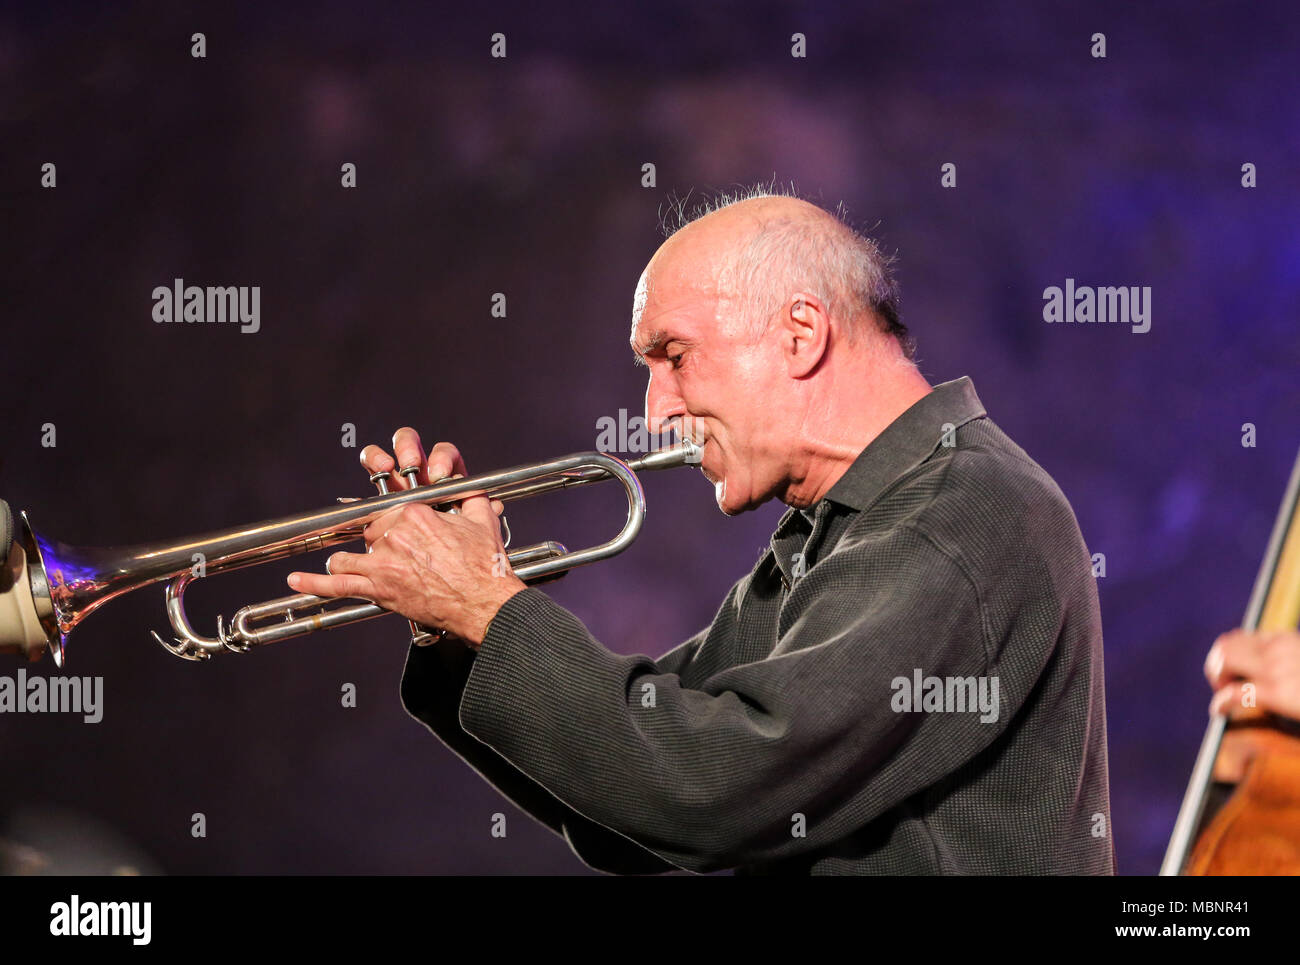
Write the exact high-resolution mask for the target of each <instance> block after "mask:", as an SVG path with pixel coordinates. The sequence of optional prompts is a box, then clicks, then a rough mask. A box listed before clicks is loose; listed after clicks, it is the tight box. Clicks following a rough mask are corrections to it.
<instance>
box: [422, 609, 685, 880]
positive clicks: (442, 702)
mask: <svg viewBox="0 0 1300 965" xmlns="http://www.w3.org/2000/svg"><path fill="white" fill-rule="evenodd" d="M702 636H703V634H702V633H701V634H700V635H699V636H697V637H694V638H692V639H691V640H687V641H686V642H685V643H683V644H682V645H680V646H679V647H677V648H675V649H674V650H672V651H671V652H669V653H667V654H665V655H664V656H663V657H662V658H661V660H662V661H663V662H664V664H665V665H667V666H672V667H674V668H682V667H684V666H685V664H686V663H687V662H688V661H689V659H690V657H691V656H692V655H693V654H694V652H695V649H696V648H697V647H698V645H699V640H700V639H701V638H702ZM473 665H474V651H472V650H470V649H469V648H468V647H466V646H465V645H464V644H463V643H460V642H459V641H455V640H448V641H445V642H440V643H437V644H434V645H432V646H429V647H414V646H413V647H411V649H410V652H409V653H408V655H407V660H406V669H405V672H404V673H403V675H402V685H401V697H402V705H403V706H404V707H405V709H406V711H407V713H409V714H410V715H411V716H412V717H414V718H416V719H417V720H419V721H421V722H422V723H423V724H424V725H425V726H426V727H428V728H429V730H430V731H432V732H433V733H434V734H435V735H436V736H437V737H438V738H439V739H440V740H441V741H442V742H443V743H444V744H446V745H447V747H448V748H450V749H451V750H452V751H453V752H454V753H455V754H456V755H457V756H458V757H460V758H461V759H462V760H463V761H465V763H467V764H469V765H470V767H472V768H473V769H474V770H475V771H476V772H477V773H478V774H479V775H480V776H481V777H483V778H484V779H485V780H487V782H488V783H489V784H491V785H492V786H493V787H494V788H496V790H497V791H499V792H500V793H501V794H503V795H504V796H505V797H506V798H508V799H509V800H510V801H511V802H513V803H514V804H515V805H516V806H517V807H519V808H520V809H521V810H522V811H524V812H525V813H526V814H528V815H530V816H531V817H533V818H535V819H536V820H538V821H539V822H541V823H542V824H544V825H545V826H546V827H548V828H550V829H551V830H552V831H554V832H555V833H556V834H558V835H560V836H561V837H563V838H564V839H565V840H566V841H567V842H568V844H569V846H570V848H572V849H573V852H574V853H575V854H576V855H577V856H578V857H579V858H580V859H581V860H582V861H583V863H584V864H586V865H588V866H589V867H591V868H594V869H596V870H598V871H606V872H610V873H612V874H657V873H661V872H665V871H674V870H680V869H678V868H677V867H676V866H675V865H672V864H670V863H669V862H667V861H665V860H663V859H662V858H659V857H657V856H655V855H653V854H651V853H650V852H649V851H646V850H645V849H644V848H642V847H640V846H639V845H637V844H635V843H633V842H632V841H630V840H628V839H627V838H625V837H623V836H622V835H620V834H618V833H617V832H614V831H611V830H610V829H609V828H606V827H604V826H602V825H599V824H596V823H594V822H592V821H590V820H588V819H587V818H584V817H583V816H582V815H580V814H578V813H577V812H575V811H574V810H573V809H572V808H570V807H567V806H566V805H564V804H563V803H561V802H560V801H559V800H558V799H557V798H556V797H555V796H554V795H552V794H551V793H550V792H549V791H547V790H546V788H544V787H542V786H541V785H540V784H538V783H537V782H536V781H534V780H532V779H531V778H529V777H528V776H527V775H525V774H524V773H523V772H522V771H520V770H519V769H518V768H516V767H515V766H514V765H512V764H511V763H510V762H509V761H507V760H506V759H505V758H503V757H502V756H501V755H500V754H498V753H497V752H496V751H494V750H493V749H492V748H491V747H488V746H487V745H486V744H483V743H482V742H480V741H478V740H476V739H475V738H473V737H471V736H470V735H469V734H467V733H466V732H465V731H464V729H463V728H462V727H461V726H460V722H459V720H458V717H457V712H458V708H459V707H460V703H461V698H462V695H463V691H464V688H465V682H466V680H467V678H468V676H469V673H470V670H471V668H472V667H473Z"/></svg>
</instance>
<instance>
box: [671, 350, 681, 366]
mask: <svg viewBox="0 0 1300 965" xmlns="http://www.w3.org/2000/svg"><path fill="white" fill-rule="evenodd" d="M668 361H669V362H672V363H673V368H680V367H681V364H682V353H678V354H677V355H670V356H668Z"/></svg>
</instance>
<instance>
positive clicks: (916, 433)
mask: <svg viewBox="0 0 1300 965" xmlns="http://www.w3.org/2000/svg"><path fill="white" fill-rule="evenodd" d="M985 415H987V413H986V412H985V411H984V406H983V405H982V404H981V403H980V400H979V396H978V395H976V394H975V386H974V385H973V384H972V383H971V380H970V378H969V377H968V376H962V377H961V378H960V379H954V380H953V381H951V382H944V383H942V384H940V385H936V386H935V387H934V388H933V389H931V390H930V391H929V392H928V393H926V395H924V396H923V397H922V398H920V399H918V400H917V401H916V402H914V403H913V404H912V406H911V407H910V408H909V409H908V410H907V411H906V412H904V413H903V414H902V415H900V416H899V417H898V418H897V419H895V420H894V421H893V422H891V423H890V424H889V425H888V426H886V427H885V430H884V431H883V432H882V433H880V435H878V436H876V438H875V439H873V440H871V442H870V443H868V445H867V447H866V448H865V449H863V450H862V452H861V454H859V456H858V458H857V459H855V460H854V461H853V464H852V465H850V466H849V468H848V470H847V471H845V473H844V475H843V476H841V477H840V478H839V479H838V480H837V481H836V482H835V484H834V485H833V486H831V488H830V491H829V492H827V493H826V495H825V497H823V498H822V499H821V500H820V501H819V502H818V503H817V504H816V505H815V506H811V507H809V508H807V509H804V510H800V509H795V508H794V507H793V506H792V507H790V508H789V509H787V510H786V512H785V514H784V515H783V516H782V517H781V519H780V521H779V522H778V523H777V526H776V531H775V532H774V533H773V534H772V539H771V541H770V543H769V545H768V549H767V552H766V553H764V554H763V556H762V557H761V558H760V559H759V561H758V564H757V568H758V570H762V569H763V567H764V566H766V565H768V564H769V562H772V563H775V565H776V566H777V568H778V569H780V570H781V572H782V573H784V574H786V579H787V581H788V580H789V573H788V569H789V564H788V562H787V561H786V559H785V556H784V555H783V554H782V553H780V552H778V548H785V549H787V550H788V549H789V547H788V546H786V545H785V544H787V543H789V544H790V545H794V542H792V538H794V540H795V541H797V540H800V539H802V538H804V537H805V536H807V535H808V534H809V533H811V531H812V529H813V527H814V525H815V519H816V517H817V516H818V515H820V514H822V513H825V512H829V511H830V509H831V507H830V505H829V503H828V502H827V500H830V501H832V502H835V503H839V504H840V505H841V506H846V507H848V508H849V509H853V510H857V511H858V512H861V511H862V510H865V509H866V508H867V507H868V506H870V505H871V504H872V503H873V502H875V500H876V498H877V497H878V496H879V495H880V494H881V493H883V492H884V491H885V490H886V489H887V488H888V487H889V486H890V485H891V484H892V483H893V482H894V480H896V479H898V478H899V477H900V476H902V475H903V474H904V473H906V472H908V471H909V470H911V469H913V468H915V467H916V466H918V465H920V464H921V463H922V462H924V461H925V460H926V459H928V458H929V457H930V455H931V454H932V453H933V452H934V451H935V450H936V449H937V448H939V446H940V445H942V444H943V441H944V436H945V434H946V433H948V432H949V431H955V430H956V429H957V428H958V427H959V426H963V425H965V424H966V423H967V422H970V421H971V420H972V419H979V418H981V417H983V416H985ZM949 427H951V429H950V428H949Z"/></svg>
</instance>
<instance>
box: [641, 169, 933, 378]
mask: <svg viewBox="0 0 1300 965" xmlns="http://www.w3.org/2000/svg"><path fill="white" fill-rule="evenodd" d="M651 288H654V289H657V290H660V291H662V290H664V289H679V290H682V291H683V292H685V291H690V292H691V293H692V294H693V295H694V296H696V297H707V298H710V299H713V300H715V301H716V304H717V320H718V323H719V325H720V326H722V327H723V328H724V329H726V330H729V331H732V332H735V333H737V334H741V333H744V334H748V335H749V336H751V337H758V336H760V335H762V334H763V333H764V332H765V331H766V330H767V327H768V325H769V324H770V323H771V322H772V320H773V319H774V318H775V317H776V315H777V313H778V312H780V311H781V310H782V309H783V307H784V304H785V302H786V300H787V298H788V297H789V296H790V295H791V293H793V292H795V291H809V292H812V293H815V294H816V295H817V296H818V297H819V298H820V299H821V300H822V301H823V302H824V303H825V305H826V306H827V309H828V312H829V313H830V314H831V316H832V319H833V321H834V322H835V323H836V324H837V326H838V327H839V328H840V329H841V332H842V334H843V335H845V336H846V337H848V338H849V339H851V340H853V341H862V340H863V336H866V335H869V334H873V333H877V332H879V333H883V334H885V335H889V336H894V337H896V338H897V339H898V340H899V343H900V346H901V347H902V349H903V354H904V355H905V356H907V357H908V358H909V359H910V358H911V354H912V346H911V341H910V339H908V338H907V330H906V328H905V327H904V326H903V325H902V324H901V322H900V321H899V319H898V292H897V288H896V286H895V284H894V282H893V279H892V277H891V274H890V270H889V261H888V260H887V259H886V258H884V257H883V256H882V255H881V253H880V251H879V249H878V248H877V247H876V246H875V244H874V243H872V242H871V241H870V240H868V239H866V238H864V237H862V236H861V235H859V234H858V233H857V232H855V231H854V230H853V229H852V228H850V227H849V226H848V225H846V224H845V223H844V222H843V221H841V220H840V219H839V218H837V217H836V216H835V215H833V214H831V213H830V212H828V211H825V210H823V209H822V208H819V207H818V206H817V205H815V204H811V203H809V202H807V201H804V200H802V199H800V198H794V197H787V196H783V195H769V194H756V195H751V196H748V197H745V198H741V199H738V200H725V201H724V203H721V204H719V205H717V206H714V207H712V208H710V209H709V210H707V211H706V212H705V213H703V214H700V215H697V216H696V217H694V218H693V219H692V220H689V221H687V222H686V223H685V224H683V225H682V226H681V227H680V228H678V229H677V230H676V231H675V232H674V233H673V234H672V235H671V236H670V237H669V238H668V240H667V241H666V242H665V243H664V244H663V246H662V247H660V249H659V250H658V251H657V252H656V253H655V256H654V257H653V258H652V259H651V261H650V264H649V265H648V266H647V267H646V271H645V273H644V274H643V275H642V279H641V284H640V285H639V286H638V290H637V297H636V305H635V306H634V317H633V326H634V327H635V325H636V322H637V319H638V318H639V315H640V311H639V309H640V308H641V307H643V305H644V302H645V299H646V297H647V295H648V291H649V289H651Z"/></svg>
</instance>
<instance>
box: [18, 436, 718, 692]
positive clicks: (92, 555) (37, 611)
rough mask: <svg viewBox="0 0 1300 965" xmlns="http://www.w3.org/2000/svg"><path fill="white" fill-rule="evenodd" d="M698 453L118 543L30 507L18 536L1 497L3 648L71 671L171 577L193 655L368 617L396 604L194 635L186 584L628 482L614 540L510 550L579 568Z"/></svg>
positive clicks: (521, 562) (293, 608) (635, 519)
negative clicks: (114, 604) (407, 516)
mask: <svg viewBox="0 0 1300 965" xmlns="http://www.w3.org/2000/svg"><path fill="white" fill-rule="evenodd" d="M699 461H700V448H699V446H697V445H696V444H695V443H693V442H690V441H685V442H681V443H678V444H677V445H675V446H671V447H667V448H663V449H659V450H656V451H652V452H650V453H649V454H647V455H645V456H642V457H640V458H638V459H634V460H632V461H630V462H623V461H622V460H619V459H616V458H614V457H613V456H609V455H607V454H605V453H601V452H580V453H574V454H573V455H569V456H564V457H562V458H559V459H554V460H551V461H548V462H539V463H533V464H530V465H524V466H516V467H514V468H513V469H503V470H500V471H498V472H490V473H485V474H483V475H478V476H469V477H466V478H463V479H452V480H443V481H441V482H437V483H433V484H431V485H428V486H420V487H416V488H412V489H406V490H401V491H398V492H391V493H387V492H382V491H381V493H380V494H379V495H377V496H371V497H368V498H364V499H357V500H354V501H348V502H344V503H343V504H342V505H334V506H329V507H327V508H325V509H320V510H316V511H314V512H309V513H302V514H299V515H295V516H285V517H282V518H280V519H271V520H266V521H265V522H261V523H254V524H252V525H251V526H238V527H235V528H233V529H227V530H222V531H220V532H216V533H210V534H207V535H204V536H195V537H191V538H188V539H183V540H180V541H178V542H161V543H154V544H147V545H140V546H127V547H120V548H116V549H95V548H86V547H75V546H65V545H64V544H62V543H55V542H51V541H49V540H47V539H45V538H43V537H42V536H40V535H39V534H37V533H36V532H35V531H34V530H33V529H32V526H31V523H30V521H29V520H28V518H27V514H26V513H25V512H24V513H21V514H20V515H19V523H20V526H19V529H18V532H16V533H15V532H13V531H12V518H11V516H10V514H9V510H8V506H7V505H6V504H5V503H3V502H0V554H4V559H3V562H4V564H5V565H4V569H3V570H2V571H0V650H7V651H15V650H16V651H18V652H21V653H25V654H26V655H27V656H28V657H29V659H32V660H36V659H38V658H39V657H40V655H41V653H42V651H43V650H44V649H45V648H46V647H48V648H49V651H50V654H51V655H52V656H53V657H54V662H55V664H56V665H57V666H59V667H62V666H63V661H64V646H65V644H66V643H67V639H68V635H69V634H70V633H72V631H73V629H75V628H76V627H77V625H78V624H80V623H81V621H82V620H84V619H85V618H86V617H87V616H89V615H90V614H91V613H93V612H94V611H95V610H97V609H99V608H100V607H101V606H103V605H104V604H105V603H107V602H108V601H109V600H111V599H113V598H114V597H116V596H121V595H122V594H123V593H129V592H130V591H132V590H136V589H139V588H140V587H142V586H147V585H149V584H151V583H157V582H159V581H161V580H169V581H170V582H169V583H168V584H167V587H166V593H165V599H166V607H167V615H168V618H169V621H170V623H171V625H172V630H173V631H174V633H175V638H174V640H173V641H172V642H168V641H166V640H164V639H163V638H162V637H160V636H159V635H158V634H157V633H154V634H153V637H154V639H155V640H157V641H158V643H159V644H161V645H162V646H163V647H165V648H166V649H167V650H168V651H169V652H171V653H173V654H175V655H176V656H178V657H183V658H184V659H186V660H206V659H208V658H209V657H211V656H212V655H213V654H216V653H222V652H224V651H232V652H236V653H242V652H245V651H247V650H248V649H249V648H250V647H253V646H260V645H263V644H267V643H274V642H277V641H279V640H288V639H290V638H292V637H298V636H302V635H303V634H306V633H312V632H315V631H317V630H328V629H332V628H334V627H340V626H346V625H348V624H350V623H356V622H358V621H360V620H369V619H372V618H373V617H377V616H383V615H384V614H386V613H389V612H390V611H388V610H385V609H384V608H383V607H380V606H377V605H375V604H373V603H355V602H354V603H347V602H346V601H345V599H343V598H340V599H332V598H326V597H318V596H313V595H311V594H308V593H297V594H293V595H290V596H285V597H280V598H278V599H275V600H268V601H266V602H265V603H256V604H253V605H251V606H246V607H244V608H243V609H242V610H240V611H238V612H237V613H236V614H235V616H234V617H233V619H231V620H230V622H229V624H227V623H226V622H225V621H223V620H221V619H220V618H218V620H217V633H216V636H213V637H205V636H202V635H200V634H199V633H197V632H195V630H194V629H193V627H191V625H190V621H189V618H188V617H187V616H186V614H185V588H186V587H187V586H189V584H190V583H192V582H193V581H194V580H195V579H196V578H198V577H199V576H200V575H202V576H211V575H213V574H215V573H224V572H228V571H230V570H237V569H242V568H244V567H246V566H255V565H258V564H261V563H270V562H273V561H275V560H281V559H285V558H286V557H289V556H294V555H297V554H300V553H310V552H315V551H316V550H322V549H327V548H329V547H332V546H338V545H340V544H342V543H348V542H351V541H353V540H358V539H361V538H362V531H363V530H364V529H365V527H366V525H367V524H369V523H370V521H371V520H374V519H376V518H378V517H379V516H381V515H383V514H384V513H387V512H389V511H391V510H394V509H398V508H400V507H402V506H405V505H407V504H408V503H423V504H424V505H427V506H432V507H434V508H442V509H444V510H454V505H455V504H456V503H458V502H459V501H460V500H462V499H467V498H470V497H473V496H487V497H489V498H491V499H499V500H501V501H502V502H510V501H512V500H516V499H524V498H526V497H529V496H537V495H541V494H542V493H548V492H553V491H555V490H559V489H567V488H570V487H573V486H585V485H589V484H591V483H598V482H608V481H611V480H613V481H616V482H618V483H619V484H620V485H622V487H623V489H624V491H625V492H626V494H627V522H626V523H625V524H624V526H623V528H622V530H621V531H620V532H619V533H618V535H616V536H614V537H613V538H612V539H610V540H608V541H606V542H604V543H600V544H599V545H596V546H591V547H588V548H586V549H580V550H569V549H568V548H567V547H565V546H564V545H563V544H562V543H557V542H555V541H554V540H547V541H545V542H542V543H536V544H533V545H531V546H525V547H523V548H521V549H517V550H515V551H513V552H510V553H509V554H507V558H508V560H509V563H510V566H511V569H512V570H513V571H514V574H515V576H517V577H518V578H519V579H520V580H522V581H524V582H525V583H536V582H541V581H543V580H546V579H553V578H555V577H557V576H560V575H563V574H564V573H567V572H568V571H569V570H571V569H573V568H574V567H577V566H585V565H586V564H588V563H595V562H597V561H598V560H604V559H609V558H610V557H612V556H615V555H617V554H618V553H621V552H622V551H623V550H625V549H626V548H627V547H628V546H629V545H631V543H632V541H633V540H634V539H636V537H637V534H638V533H639V532H640V531H641V525H642V523H643V522H644V520H645V494H644V493H643V492H642V489H641V483H640V480H638V479H637V475H636V474H637V473H638V472H641V471H644V470H656V469H672V468H676V467H678V466H683V465H687V464H698V463H699ZM409 471H410V470H407V472H409ZM384 488H386V487H384V486H381V490H382V489H384ZM507 532H508V527H507ZM268 621H269V622H268ZM421 629H422V628H418V627H417V626H416V625H415V624H412V632H413V633H415V634H417V637H418V636H427V635H425V634H421ZM417 642H423V641H419V640H417Z"/></svg>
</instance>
